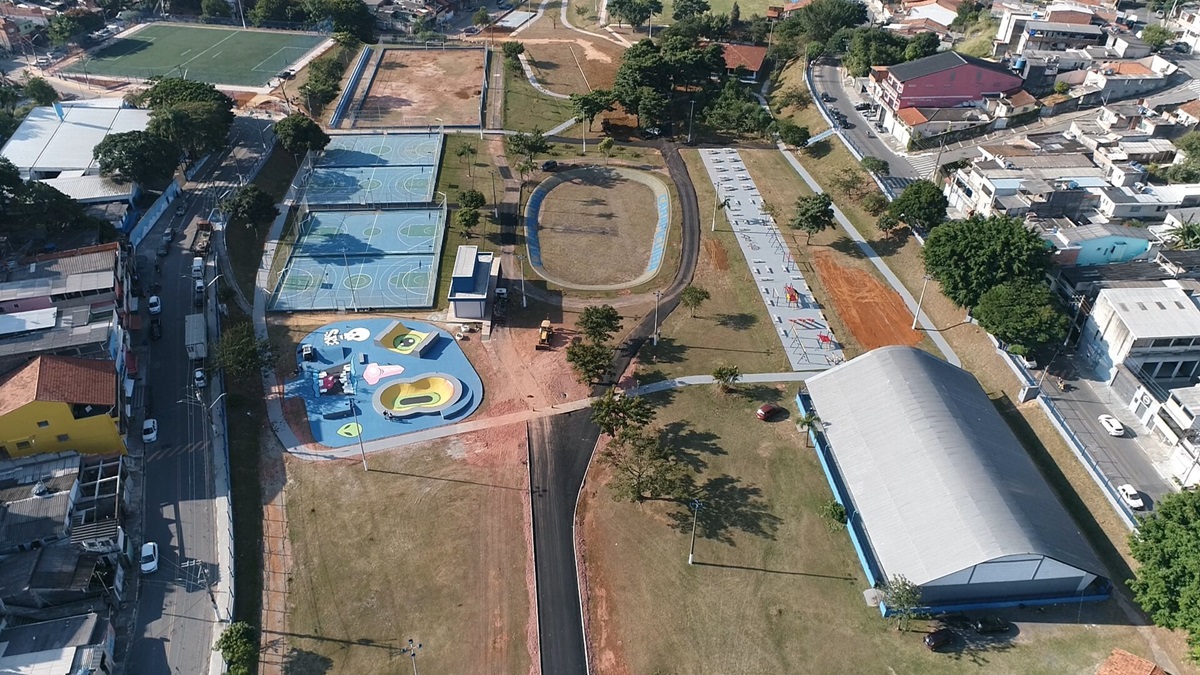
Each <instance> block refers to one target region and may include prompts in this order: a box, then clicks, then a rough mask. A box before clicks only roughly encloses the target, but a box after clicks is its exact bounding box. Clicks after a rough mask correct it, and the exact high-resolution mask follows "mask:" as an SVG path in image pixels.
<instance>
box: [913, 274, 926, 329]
mask: <svg viewBox="0 0 1200 675" xmlns="http://www.w3.org/2000/svg"><path fill="white" fill-rule="evenodd" d="M928 285H929V275H928V274H926V275H925V281H923V282H921V298H920V299H919V300H917V311H915V312H913V322H912V329H913V330H916V329H917V319H918V318H919V317H920V316H921V304H922V303H924V302H925V287H926V286H928Z"/></svg>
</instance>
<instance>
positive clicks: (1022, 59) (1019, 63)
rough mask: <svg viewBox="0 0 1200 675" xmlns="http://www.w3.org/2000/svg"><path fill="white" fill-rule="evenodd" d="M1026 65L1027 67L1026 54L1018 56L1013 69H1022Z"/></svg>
mask: <svg viewBox="0 0 1200 675" xmlns="http://www.w3.org/2000/svg"><path fill="white" fill-rule="evenodd" d="M1024 67H1025V57H1024V56H1021V57H1018V58H1017V61H1016V63H1014V64H1013V70H1021V69H1022V68H1024Z"/></svg>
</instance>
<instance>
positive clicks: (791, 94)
mask: <svg viewBox="0 0 1200 675" xmlns="http://www.w3.org/2000/svg"><path fill="white" fill-rule="evenodd" d="M773 102H774V103H775V106H776V108H777V109H778V110H780V111H782V110H783V109H784V108H787V107H789V106H796V107H797V108H807V107H808V106H810V105H812V102H813V100H812V94H809V93H808V92H807V91H805V90H804V89H801V88H799V87H789V88H787V89H783V90H781V91H780V92H779V93H778V94H775V96H774V101H773Z"/></svg>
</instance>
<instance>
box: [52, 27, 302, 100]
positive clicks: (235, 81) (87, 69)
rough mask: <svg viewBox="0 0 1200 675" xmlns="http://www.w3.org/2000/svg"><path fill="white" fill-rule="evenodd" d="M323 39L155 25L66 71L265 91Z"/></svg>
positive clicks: (249, 31)
mask: <svg viewBox="0 0 1200 675" xmlns="http://www.w3.org/2000/svg"><path fill="white" fill-rule="evenodd" d="M324 39H325V38H323V37H321V36H319V35H312V34H309V33H282V32H266V31H259V30H237V29H232V28H207V27H199V26H181V25H176V24H154V25H152V26H146V27H145V28H143V29H141V30H139V31H137V32H136V33H134V34H133V35H130V36H129V37H125V38H121V39H118V40H116V41H115V42H113V43H112V44H111V45H108V46H107V47H105V48H104V49H101V50H100V51H98V52H96V53H95V54H94V55H93V56H92V57H91V58H90V59H86V60H80V61H77V62H75V63H74V64H72V65H71V66H69V67H68V68H67V69H66V70H67V72H69V73H86V74H88V75H97V76H101V77H103V76H110V77H137V78H143V79H145V78H148V77H153V76H155V75H169V74H174V75H177V76H179V75H182V76H186V77H187V78H189V79H193V80H200V81H202V82H209V83H211V84H227V85H234V86H244V87H260V86H263V85H265V84H266V83H267V81H268V80H270V79H271V78H272V77H274V76H275V75H277V74H279V72H280V71H282V70H284V69H285V68H287V67H288V66H290V65H291V64H293V63H295V62H296V61H297V60H299V59H300V58H301V57H302V56H304V55H305V54H307V53H308V52H309V51H310V50H312V49H313V48H314V47H316V46H317V45H319V44H320V43H321V42H322V41H323V40H324Z"/></svg>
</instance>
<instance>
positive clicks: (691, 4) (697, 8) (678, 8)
mask: <svg viewBox="0 0 1200 675" xmlns="http://www.w3.org/2000/svg"><path fill="white" fill-rule="evenodd" d="M708 10H709V6H708V2H706V0H675V6H674V7H673V8H672V13H671V18H672V19H675V20H676V21H682V20H684V19H690V18H692V17H693V16H698V15H700V14H704V13H705V12H707V11H708Z"/></svg>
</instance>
